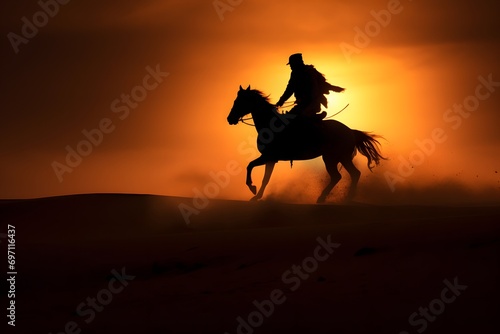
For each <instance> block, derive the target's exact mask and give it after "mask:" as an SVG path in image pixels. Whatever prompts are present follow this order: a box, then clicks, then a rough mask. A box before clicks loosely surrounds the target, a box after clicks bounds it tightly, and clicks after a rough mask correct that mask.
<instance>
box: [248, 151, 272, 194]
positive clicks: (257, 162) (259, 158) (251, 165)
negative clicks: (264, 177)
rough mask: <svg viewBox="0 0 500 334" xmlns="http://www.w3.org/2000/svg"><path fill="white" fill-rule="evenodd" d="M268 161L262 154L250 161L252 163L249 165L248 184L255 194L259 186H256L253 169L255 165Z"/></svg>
mask: <svg viewBox="0 0 500 334" xmlns="http://www.w3.org/2000/svg"><path fill="white" fill-rule="evenodd" d="M267 162H268V161H267V159H265V158H264V157H263V156H262V155H261V156H260V157H258V158H257V159H255V160H253V161H250V163H249V164H248V166H247V186H248V188H249V189H250V191H251V192H252V194H254V195H255V194H256V193H257V187H256V186H254V185H253V182H252V170H253V169H254V167H257V166H262V165H264V164H265V163H267Z"/></svg>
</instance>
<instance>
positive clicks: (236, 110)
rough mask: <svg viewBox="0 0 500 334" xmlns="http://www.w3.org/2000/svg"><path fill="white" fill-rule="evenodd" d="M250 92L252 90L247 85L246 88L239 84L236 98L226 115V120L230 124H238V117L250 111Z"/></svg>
mask: <svg viewBox="0 0 500 334" xmlns="http://www.w3.org/2000/svg"><path fill="white" fill-rule="evenodd" d="M252 94H253V91H252V90H251V89H250V86H248V88H247V89H243V88H242V87H241V86H240V90H239V91H238V95H237V96H236V100H234V104H233V107H232V108H231V112H230V113H229V116H227V121H228V123H229V124H230V125H235V124H238V122H239V120H240V118H242V117H243V116H245V115H248V114H249V113H250V112H251V111H252V104H253V103H251V102H252V100H251V97H252Z"/></svg>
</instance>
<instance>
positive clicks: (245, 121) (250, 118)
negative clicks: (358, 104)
mask: <svg viewBox="0 0 500 334" xmlns="http://www.w3.org/2000/svg"><path fill="white" fill-rule="evenodd" d="M289 103H290V105H288V106H286V107H282V108H288V107H290V106H291V105H293V104H295V103H293V102H289ZM347 107H349V103H348V104H347V105H346V106H345V107H344V108H342V109H341V110H340V111H339V112H337V113H335V114H333V115H331V116H328V117H326V118H325V119H330V118H333V117H335V116H337V115H338V114H340V113H341V112H343V111H344V110H346V109H347ZM250 120H253V117H247V118H243V117H240V120H239V121H240V122H241V123H243V124H245V125H248V126H253V127H255V124H252V123H247V121H250Z"/></svg>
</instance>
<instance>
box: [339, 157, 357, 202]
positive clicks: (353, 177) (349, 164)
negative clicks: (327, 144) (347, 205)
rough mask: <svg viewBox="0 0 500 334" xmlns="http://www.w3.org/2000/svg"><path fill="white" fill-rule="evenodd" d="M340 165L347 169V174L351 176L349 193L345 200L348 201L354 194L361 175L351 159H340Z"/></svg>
mask: <svg viewBox="0 0 500 334" xmlns="http://www.w3.org/2000/svg"><path fill="white" fill-rule="evenodd" d="M342 166H344V168H345V169H346V170H347V172H348V173H349V175H350V176H351V185H350V187H349V193H348V194H347V200H348V201H350V200H352V199H353V197H354V196H355V195H356V188H357V186H358V181H359V177H360V176H361V172H360V171H359V169H357V168H356V166H354V163H353V162H352V159H351V158H349V159H345V160H343V161H342Z"/></svg>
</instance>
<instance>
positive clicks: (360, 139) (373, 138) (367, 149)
mask: <svg viewBox="0 0 500 334" xmlns="http://www.w3.org/2000/svg"><path fill="white" fill-rule="evenodd" d="M353 131H354V136H355V138H356V149H357V150H358V151H359V152H360V153H361V154H362V155H364V156H365V157H366V158H367V159H368V168H369V169H370V171H371V170H372V168H373V167H375V165H378V164H380V160H387V158H384V157H383V156H382V154H381V153H380V142H379V141H378V140H377V138H381V137H380V136H377V135H372V134H369V133H367V132H364V131H359V130H353ZM373 163H375V165H374V164H373Z"/></svg>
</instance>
